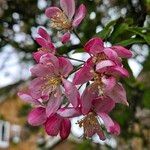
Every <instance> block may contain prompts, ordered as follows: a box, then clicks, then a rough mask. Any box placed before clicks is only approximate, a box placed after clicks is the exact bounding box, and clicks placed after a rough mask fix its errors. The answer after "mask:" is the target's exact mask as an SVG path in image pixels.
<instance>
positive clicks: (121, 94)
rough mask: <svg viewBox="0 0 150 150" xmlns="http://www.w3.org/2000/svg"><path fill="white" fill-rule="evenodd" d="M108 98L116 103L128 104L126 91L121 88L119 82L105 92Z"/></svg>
mask: <svg viewBox="0 0 150 150" xmlns="http://www.w3.org/2000/svg"><path fill="white" fill-rule="evenodd" d="M106 94H107V95H108V96H109V97H110V98H112V99H113V100H114V101H115V102H116V103H123V104H125V105H127V106H128V105H129V104H128V102H127V97H126V91H125V89H124V88H123V86H122V84H121V83H118V84H116V85H115V86H114V88H113V90H112V91H109V92H108V93H106Z"/></svg>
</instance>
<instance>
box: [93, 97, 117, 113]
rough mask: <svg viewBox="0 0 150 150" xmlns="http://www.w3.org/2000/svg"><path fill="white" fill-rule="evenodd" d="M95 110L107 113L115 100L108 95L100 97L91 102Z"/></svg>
mask: <svg viewBox="0 0 150 150" xmlns="http://www.w3.org/2000/svg"><path fill="white" fill-rule="evenodd" d="M92 104H93V106H94V108H95V110H96V112H105V113H109V112H110V111H112V109H113V108H114V107H115V102H114V101H113V100H112V99H111V98H109V97H106V96H105V97H101V98H98V99H95V100H93V102H92Z"/></svg>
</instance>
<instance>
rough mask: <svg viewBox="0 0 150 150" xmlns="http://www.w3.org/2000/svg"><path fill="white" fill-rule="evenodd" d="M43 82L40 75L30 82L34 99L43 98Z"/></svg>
mask: <svg viewBox="0 0 150 150" xmlns="http://www.w3.org/2000/svg"><path fill="white" fill-rule="evenodd" d="M43 84H44V82H43V80H42V79H41V78H40V77H38V78H35V79H33V80H32V81H31V82H30V85H29V90H30V91H31V95H32V97H33V98H34V99H39V98H41V96H42V90H41V89H42V86H43Z"/></svg>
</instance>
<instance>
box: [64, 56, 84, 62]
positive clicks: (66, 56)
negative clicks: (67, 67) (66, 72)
mask: <svg viewBox="0 0 150 150" xmlns="http://www.w3.org/2000/svg"><path fill="white" fill-rule="evenodd" d="M63 57H65V58H68V59H71V60H75V61H79V62H83V63H85V61H84V60H80V59H76V58H71V57H69V56H63Z"/></svg>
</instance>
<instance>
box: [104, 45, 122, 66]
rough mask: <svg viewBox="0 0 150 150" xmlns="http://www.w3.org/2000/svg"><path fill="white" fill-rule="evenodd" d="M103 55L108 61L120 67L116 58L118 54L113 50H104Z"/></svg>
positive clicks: (119, 62)
mask: <svg viewBox="0 0 150 150" xmlns="http://www.w3.org/2000/svg"><path fill="white" fill-rule="evenodd" d="M104 53H105V54H106V56H107V57H108V59H110V60H112V61H113V62H115V63H116V64H118V65H120V66H121V59H120V58H119V57H118V54H117V53H116V52H115V51H114V50H112V49H110V48H105V49H104Z"/></svg>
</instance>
